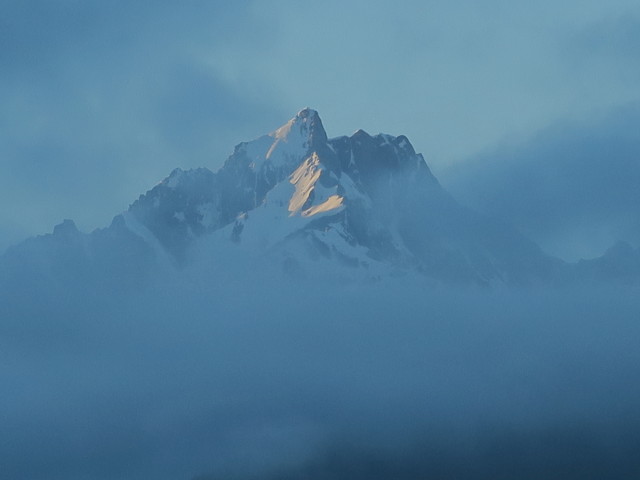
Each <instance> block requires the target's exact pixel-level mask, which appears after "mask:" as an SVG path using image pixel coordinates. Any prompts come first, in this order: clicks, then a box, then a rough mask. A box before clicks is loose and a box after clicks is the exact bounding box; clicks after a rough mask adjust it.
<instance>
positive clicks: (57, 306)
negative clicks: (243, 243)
mask: <svg viewBox="0 0 640 480" xmlns="http://www.w3.org/2000/svg"><path fill="white" fill-rule="evenodd" d="M230 261H231V260H230ZM247 265H248V264H247ZM226 268H227V267H225V264H224V263H222V262H220V260H210V261H207V262H203V263H201V264H199V265H196V266H193V267H191V268H188V269H185V270H184V271H182V273H180V274H179V275H178V274H176V275H174V276H172V277H166V276H158V277H155V278H154V277H150V278H147V279H146V280H141V281H140V282H139V284H138V285H137V287H136V288H133V289H130V290H127V291H125V292H120V293H114V291H109V290H103V291H93V292H88V291H83V290H82V289H81V288H74V289H66V293H65V294H63V295H62V296H59V297H57V298H55V299H52V298H48V299H44V297H42V296H40V292H38V291H37V289H35V288H33V289H32V290H31V292H30V293H31V294H33V297H32V299H33V301H32V302H30V303H29V306H28V307H27V304H26V302H24V299H23V298H20V297H19V296H18V295H15V292H13V293H14V295H11V296H7V295H4V296H2V297H0V298H1V299H2V300H1V302H0V308H1V309H2V311H0V315H1V317H2V318H3V319H4V321H3V322H2V325H1V327H0V328H2V331H1V335H0V338H1V340H0V342H1V348H0V351H1V352H2V353H1V354H0V355H1V358H2V361H1V362H0V369H1V370H0V372H1V373H0V377H1V379H2V384H3V389H2V392H3V393H2V396H1V397H0V411H2V412H3V420H2V429H1V430H0V444H2V449H0V451H1V453H0V465H2V471H3V472H4V474H5V475H7V476H8V477H9V478H14V479H23V478H24V479H27V478H28V479H40V478H42V479H45V478H46V479H58V478H60V479H76V478H77V479H80V478H82V479H106V478H127V479H147V478H155V479H160V480H162V479H186V480H190V479H193V478H201V479H205V478H206V479H214V478H238V479H276V478H311V479H316V478H318V479H320V478H339V479H341V478H356V479H360V478H363V479H364V478H402V479H404V478H406V479H409V478H425V476H426V477H428V478H564V479H567V478H602V475H604V473H603V472H605V473H606V475H605V476H606V477H607V478H631V477H630V475H631V474H632V473H633V472H637V471H638V468H640V460H638V459H639V458H640V455H638V453H640V452H638V448H639V447H638V446H639V445H640V443H639V442H638V440H640V439H639V438H638V434H637V432H638V431H639V430H638V427H640V417H639V414H640V409H639V407H638V405H640V387H639V386H638V383H637V381H636V379H637V378H638V374H639V373H640V372H639V370H640V352H639V351H638V349H637V348H636V341H635V339H637V338H638V335H639V334H640V326H639V325H638V322H637V312H638V311H640V310H639V308H640V296H639V295H638V291H637V288H633V287H620V288H615V289H614V288H610V287H602V286H597V285H593V286H588V287H582V288H579V289H578V288H573V287H565V288H555V289H551V288H533V287H532V288H528V289H515V288H513V289H500V288H498V289H492V290H489V289H483V288H474V287H460V288H455V289H453V288H448V287H445V286H437V285H429V286H427V285H425V283H424V282H417V281H416V279H415V278H410V277H400V278H396V279H387V280H384V281H378V282H372V283H369V284H358V283H355V282H349V281H337V280H335V279H333V280H330V279H327V278H307V279H299V278H298V279H295V280H292V279H290V278H288V277H287V276H286V275H284V274H282V273H280V272H278V271H274V270H270V269H269V267H268V266H266V265H262V266H260V268H253V269H252V272H251V273H250V274H249V273H248V272H247V271H243V268H242V266H240V267H238V266H237V265H236V266H235V267H234V271H235V274H234V273H232V272H227V271H226V270H225V269H226ZM213 270H215V271H216V273H217V275H215V276H212V275H211V271H213ZM167 278H171V280H167ZM213 278H217V279H218V280H217V281H215V280H212V279H213ZM45 290H47V291H50V292H52V291H54V289H53V287H51V286H45V287H44V288H43V290H42V291H45ZM39 299H40V300H42V301H40V302H39Z"/></svg>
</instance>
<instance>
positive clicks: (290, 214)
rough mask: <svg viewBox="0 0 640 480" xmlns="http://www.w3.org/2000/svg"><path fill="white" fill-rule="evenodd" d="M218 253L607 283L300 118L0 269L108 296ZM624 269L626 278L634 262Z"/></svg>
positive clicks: (483, 277)
mask: <svg viewBox="0 0 640 480" xmlns="http://www.w3.org/2000/svg"><path fill="white" fill-rule="evenodd" d="M230 248H232V249H233V250H232V251H233V254H234V255H238V256H239V257H240V258H244V259H246V260H247V261H248V262H251V261H253V260H257V259H260V261H266V260H268V262H270V263H271V264H273V265H275V266H276V267H277V268H278V269H279V270H280V271H283V272H285V274H287V275H288V274H291V275H296V276H304V277H307V278H309V277H311V278H312V277H313V276H314V274H315V273H316V272H319V271H322V272H323V274H327V272H329V274H332V273H335V275H336V276H340V277H348V278H356V279H363V278H369V279H377V278H381V277H383V276H385V275H402V274H411V275H418V276H419V277H422V278H429V279H434V280H437V281H443V282H466V283H479V284H494V283H506V284H529V283H539V282H550V281H557V280H563V281H564V280H567V279H575V278H576V277H580V278H591V277H594V276H597V275H598V274H599V273H598V272H600V270H602V271H605V272H608V271H609V270H611V268H610V265H611V261H608V260H607V259H606V258H605V257H603V258H604V260H602V259H601V260H600V263H597V262H595V263H589V262H587V263H584V262H583V263H581V264H580V265H579V266H575V265H567V264H565V263H564V262H562V261H560V260H558V259H555V258H553V257H550V256H548V255H546V254H545V253H544V252H542V250H541V249H540V248H539V247H538V246H537V245H536V244H535V243H533V242H532V241H530V240H528V239H527V238H525V237H523V236H522V235H520V234H519V233H518V232H517V231H516V230H515V229H513V228H511V227H510V226H508V225H506V224H503V223H501V222H499V221H496V220H493V219H490V218H487V217H484V216H482V215H480V214H478V213H476V212H474V211H472V210H470V209H467V208H464V207H462V206H461V205H459V204H458V203H457V202H456V201H455V200H454V199H453V198H452V197H451V196H450V195H449V194H448V193H447V192H446V191H445V190H444V189H443V188H442V186H441V185H440V184H439V183H438V181H437V179H436V178H435V177H434V176H433V174H432V173H431V171H430V170H429V167H428V166H427V163H426V162H425V160H424V158H423V156H422V155H421V154H419V153H416V152H415V150H414V148H413V146H412V145H411V143H410V142H409V140H408V139H407V138H406V137H404V136H402V135H400V136H397V137H396V136H392V135H386V134H378V135H373V136H372V135H369V134H368V133H366V132H364V131H362V130H358V131H357V132H355V133H354V134H353V135H351V136H342V137H336V138H327V134H326V132H325V130H324V127H323V125H322V121H321V119H320V117H319V115H318V113H317V112H316V111H314V110H311V109H309V108H306V109H304V110H302V111H300V112H299V113H298V114H297V115H296V116H295V117H293V118H292V119H291V120H289V121H288V122H287V123H286V124H285V125H283V126H282V127H280V128H278V129H277V130H275V131H273V132H272V133H270V134H268V135H264V136H261V137H259V138H257V139H255V140H253V141H250V142H245V143H241V144H239V145H237V146H236V147H235V149H234V152H233V154H232V155H231V156H230V157H229V158H228V159H227V160H226V162H225V163H224V165H223V166H222V168H220V169H219V170H218V171H217V172H212V171H211V170H209V169H207V168H198V169H194V170H188V171H184V170H181V169H176V170H174V171H173V172H171V174H170V175H169V176H168V177H167V178H166V179H164V180H163V181H162V182H160V183H159V184H158V185H156V186H155V187H154V188H152V189H151V190H149V191H148V192H147V193H145V194H143V195H141V196H140V198H139V199H138V200H136V201H135V202H134V203H133V204H132V205H131V206H130V208H129V209H128V210H127V211H126V212H124V213H122V214H120V215H117V216H116V217H115V218H114V220H113V222H112V224H111V225H110V226H109V227H107V228H104V229H98V230H96V231H94V232H92V233H90V234H83V233H81V232H79V231H78V230H77V229H76V228H75V226H74V225H73V223H72V222H70V221H65V222H64V223H63V224H61V225H60V226H58V227H56V229H55V230H54V233H53V234H52V235H45V236H40V237H37V238H35V239H31V240H29V241H27V242H24V243H23V244H21V245H19V246H17V247H14V248H12V249H10V250H9V251H8V252H7V254H6V255H5V256H4V258H3V260H2V261H3V265H4V270H5V271H7V272H10V271H14V272H21V273H22V272H23V271H25V270H31V271H32V270H33V269H35V270H38V269H43V268H45V269H46V271H47V274H48V275H53V276H55V275H61V274H66V272H67V267H66V266H67V265H69V264H73V266H74V267H73V268H74V269H76V270H77V272H76V273H75V274H74V275H75V276H77V274H78V272H79V274H80V276H81V277H86V278H89V277H91V276H95V275H98V276H99V275H100V273H99V272H100V271H105V270H108V271H109V272H110V275H109V276H107V277H108V278H112V279H113V278H115V279H116V280H115V283H116V284H120V282H119V281H118V280H117V278H118V277H119V276H122V278H127V279H128V280H127V281H131V279H136V278H138V277H139V276H140V275H141V273H140V272H145V271H149V269H151V268H153V267H154V266H158V265H162V266H164V267H169V268H185V267H187V266H188V265H190V264H193V263H197V262H198V261H199V258H200V256H202V255H203V252H206V255H207V257H208V258H213V259H214V261H215V258H216V255H217V254H218V255H220V257H221V260H222V257H225V258H226V257H227V256H228V254H229V252H230V251H231V250H229V249H230ZM627 253H629V252H627ZM630 255H631V258H632V259H634V260H633V261H635V262H636V264H637V263H638V261H637V258H638V253H637V252H636V251H632V252H630ZM616 261H617V262H618V263H620V261H619V259H614V262H613V263H615V262H616ZM633 261H632V262H631V264H633ZM61 262H62V263H61ZM624 263H625V265H627V264H629V262H624ZM636 266H637V265H636ZM627 269H628V268H627ZM632 270H633V269H632ZM634 272H635V270H633V271H632V272H626V273H625V275H626V276H627V277H633V276H634V275H635V273H634ZM133 273H135V274H134V275H133V276H132V274H133ZM613 276H614V277H615V269H614V272H613Z"/></svg>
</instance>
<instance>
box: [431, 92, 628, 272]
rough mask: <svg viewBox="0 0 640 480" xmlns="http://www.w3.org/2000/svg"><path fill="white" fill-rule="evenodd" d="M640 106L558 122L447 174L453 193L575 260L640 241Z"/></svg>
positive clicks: (550, 250)
mask: <svg viewBox="0 0 640 480" xmlns="http://www.w3.org/2000/svg"><path fill="white" fill-rule="evenodd" d="M639 122H640V106H639V105H638V104H631V105H628V106H626V107H624V108H618V109H614V110H611V111H607V112H601V113H600V114H599V115H594V117H593V118H590V119H588V120H582V121H573V122H570V121H566V122H563V123H558V124H555V125H553V126H551V127H549V128H546V129H545V130H542V131H541V132H539V133H538V134H537V135H535V136H533V137H532V138H530V139H528V140H527V141H525V142H520V143H515V144H512V145H505V146H503V147H499V148H497V149H491V150H488V151H486V152H484V153H483V154H482V155H478V156H476V157H475V158H473V159H471V160H470V161H468V162H466V163H463V164H461V165H457V166H455V167H454V168H452V169H450V170H449V171H448V172H447V174H446V175H444V176H443V181H444V183H445V185H446V186H447V187H449V188H450V190H451V191H452V192H453V193H454V195H455V196H456V197H457V198H459V199H460V200H462V201H463V202H464V203H467V204H469V205H472V206H473V207H475V208H477V209H480V210H482V211H484V212H486V213H488V214H490V215H493V216H496V217H499V218H502V219H506V220H508V221H510V222H512V223H513V224H515V225H516V226H517V227H518V228H519V229H520V230H521V231H522V232H523V233H525V234H526V235H528V236H529V237H531V238H533V239H535V240H537V241H539V242H540V243H541V244H542V245H543V246H544V247H545V248H546V249H547V250H548V251H549V252H550V253H554V254H556V255H560V256H562V257H564V258H567V259H569V260H577V259H579V258H581V257H584V258H591V257H594V256H598V255H601V254H602V253H603V252H604V250H605V249H607V248H609V247H610V246H612V245H613V244H614V243H615V242H617V241H628V242H631V243H632V244H634V245H636V246H638V245H640V216H638V212H639V211H640V191H639V190H638V188H637V186H638V184H639V182H640V134H639V133H638V129H637V128H636V127H637V125H638V123H639Z"/></svg>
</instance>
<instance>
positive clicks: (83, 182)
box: [0, 1, 289, 249]
mask: <svg viewBox="0 0 640 480" xmlns="http://www.w3.org/2000/svg"><path fill="white" fill-rule="evenodd" d="M3 12H4V13H3V16H2V20H0V22H2V26H1V28H0V32H1V33H0V35H1V36H2V38H1V41H0V60H1V61H2V64H3V69H2V72H1V73H0V86H1V87H2V88H1V93H0V105H1V106H2V108H1V111H2V113H1V114H0V128H1V129H2V135H0V169H2V171H3V175H2V179H1V180H0V187H1V191H2V194H1V195H0V201H1V203H2V204H3V205H5V207H3V208H2V210H0V222H2V223H3V224H4V225H5V229H6V228H9V226H10V225H17V226H19V229H18V230H19V231H21V232H29V233H31V234H36V233H42V232H43V231H47V230H49V229H50V228H51V227H52V226H53V225H54V224H56V223H58V222H59V221H60V220H61V219H62V218H65V217H72V218H74V219H76V221H78V224H79V225H80V227H81V228H84V229H93V228H95V227H98V226H103V225H105V224H108V222H109V221H110V219H111V217H112V216H113V215H114V214H116V213H118V212H119V211H121V210H123V209H124V208H126V207H127V205H128V204H129V203H130V202H132V201H133V200H134V199H135V198H136V197H137V195H138V194H140V193H141V192H143V191H145V190H146V189H148V188H150V187H151V186H152V185H153V184H154V183H155V182H157V181H158V180H159V179H161V178H163V177H164V176H166V175H167V174H168V173H169V172H170V171H171V170H172V169H173V168H175V167H178V166H180V167H196V166H205V165H207V166H211V167H212V168H216V167H217V166H219V165H220V164H221V163H222V162H223V161H224V159H225V158H226V156H227V155H228V154H229V153H230V152H231V150H232V148H233V145H234V142H239V141H240V140H241V139H246V138H251V137H252V136H254V135H256V132H262V131H266V130H268V129H270V128H272V127H273V126H274V125H278V124H279V123H280V122H282V121H284V120H285V119H286V118H287V116H288V115H289V112H286V113H283V112H282V111H281V110H280V108H279V107H277V106H275V105H276V104H277V102H276V101H274V99H273V98H271V97H270V95H272V94H273V92H270V91H269V90H268V86H264V87H263V86H261V85H260V79H259V78H248V79H245V80H246V81H245V82H244V83H243V84H241V83H240V82H236V81H234V80H231V79H229V78H227V77H226V76H225V75H226V74H225V73H224V72H222V71H221V70H220V69H219V68H217V64H218V63H219V60H221V59H224V58H226V56H228V55H233V54H236V53H237V52H240V51H243V49H247V48H250V49H252V51H253V53H254V54H259V52H260V51H261V49H262V48H264V46H266V45H267V44H268V38H269V37H268V36H265V35H264V28H263V27H261V24H260V22H259V19H256V18H255V17H254V16H253V15H252V13H251V10H250V3H249V2H233V4H229V5H226V4H225V5H222V4H221V3H217V2H212V3H200V4H198V5H197V6H193V7H190V8H183V7H181V6H178V5H176V4H174V3H172V2H136V3H135V4H132V3H131V2H120V1H117V2H107V3H105V2H40V1H32V2H5V3H4V7H3ZM273 29H274V26H271V27H270V31H273ZM10 205H11V207H10ZM16 205H18V206H19V208H18V209H16V208H14V206H16ZM16 233H17V231H16ZM15 236H16V235H15V234H9V235H8V236H6V237H3V238H0V249H4V248H5V247H6V246H7V243H8V242H9V240H10V239H13V238H15Z"/></svg>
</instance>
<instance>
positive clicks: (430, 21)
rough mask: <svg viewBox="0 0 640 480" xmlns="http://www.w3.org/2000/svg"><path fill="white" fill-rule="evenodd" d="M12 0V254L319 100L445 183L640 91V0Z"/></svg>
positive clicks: (327, 120)
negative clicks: (406, 151)
mask: <svg viewBox="0 0 640 480" xmlns="http://www.w3.org/2000/svg"><path fill="white" fill-rule="evenodd" d="M0 5H1V6H2V11H3V15H2V16H1V18H0V62H1V64H2V68H1V69H0V205H2V206H1V207H0V249H4V248H5V247H6V246H8V245H9V244H11V243H14V242H16V241H18V240H20V239H22V238H24V237H26V236H29V235H33V234H38V233H44V232H47V231H51V229H52V227H53V226H54V225H55V224H57V223H59V222H60V221H61V220H62V219H63V218H73V219H74V220H75V221H76V223H77V224H78V226H79V227H80V228H81V229H82V230H85V231H89V230H91V229H93V228H96V227H100V226H104V225H106V224H108V223H109V222H110V220H111V218H112V217H113V216H114V215H115V214H117V213H118V212H119V211H122V210H124V209H126V208H127V207H128V205H129V204H130V203H131V202H132V201H134V200H135V199H136V198H137V196H138V195H139V194H140V193H143V192H144V191H146V190H147V189H149V188H151V187H152V186H153V185H154V184H155V183H156V182H157V181H159V180H160V179H162V178H163V177H164V176H166V175H168V173H169V172H170V171H171V170H172V169H173V168H175V167H182V168H189V167H197V166H206V167H209V168H211V169H216V168H217V167H219V166H220V165H221V164H222V162H223V161H224V159H225V158H226V156H227V155H228V154H229V153H230V152H231V151H232V149H233V146H234V145H235V144H236V143H238V142H240V141H243V140H248V139H251V138H254V137H256V136H259V135H260V134H262V133H265V132H267V131H270V130H272V129H274V128H276V127H277V126H279V125H280V124H282V123H284V122H285V121H286V120H287V119H288V118H289V117H291V116H292V115H293V114H294V113H295V112H296V111H297V110H299V109H300V108H302V107H305V106H311V107H313V108H315V109H317V110H318V111H319V112H320V115H321V117H322V118H323V121H324V124H325V127H326V129H327V132H328V134H329V135H330V136H335V135H342V134H348V133H351V132H352V131H354V130H356V129H357V128H364V129H365V130H367V131H369V132H371V133H377V132H380V131H384V132H388V133H392V134H405V135H407V136H408V137H409V138H410V139H411V141H412V143H413V144H414V146H415V147H416V149H417V150H418V151H420V152H422V153H424V155H425V158H426V160H427V162H428V163H429V164H430V166H431V167H432V168H433V170H434V171H435V173H436V175H439V176H441V178H443V183H445V186H446V184H447V182H451V183H454V179H453V177H450V178H448V177H447V175H446V172H450V171H451V167H452V166H454V165H464V164H465V162H468V161H470V159H474V158H482V157H483V156H484V157H486V155H487V152H493V151H500V152H502V151H504V146H505V145H513V144H518V145H523V146H524V147H522V148H525V147H526V146H527V145H531V148H532V149H533V150H532V151H535V149H536V148H538V146H537V145H534V144H532V140H531V139H532V138H533V139H535V138H536V135H538V132H540V131H548V130H549V129H553V128H554V126H557V125H566V124H567V123H569V124H574V123H575V124H578V125H580V124H582V123H584V122H585V120H590V119H610V117H611V112H616V111H628V110H629V109H630V108H637V103H636V102H638V101H640V81H639V80H640V57H638V55H637V52H638V51H639V49H640V6H638V4H637V2H636V1H626V0H616V1H609V2H602V1H565V2H557V1H556V2H551V1H540V2H520V1H510V2H508V1H486V2H471V1H447V2H445V1H411V0H407V1H401V2H385V3H381V2H377V3H375V2H364V1H352V2H337V1H333V0H328V1H323V2H295V1H271V2H266V1H265V2H263V1H234V2H221V1H219V2H181V3H180V4H178V3H176V2H168V1H154V2H151V1H140V2H135V3H134V2H125V1H112V2H98V1H93V2H92V1H73V0H66V1H62V0H61V1H57V2H56V1H37V0H31V1H24V0H22V1H18V0H15V1H14V0H4V1H2V2H0ZM603 121H604V120H603ZM607 121H608V120H607ZM614 123H615V122H614ZM607 125H609V126H610V125H611V122H609V123H607ZM598 128H599V124H598V123H597V122H596V124H595V125H590V126H589V129H588V132H593V131H598ZM607 128H608V127H607ZM585 132H586V133H585V135H591V133H588V132H587V131H586V130H585ZM610 137H611V136H609V137H607V139H605V140H603V142H605V141H606V142H610V141H611V142H615V135H613V140H612V139H611V138H610ZM563 148H565V147H563ZM563 148H560V149H559V151H558V152H559V153H558V155H559V156H558V161H562V154H563V152H564V153H566V148H565V149H564V150H563ZM602 148H603V151H605V152H606V151H609V150H608V149H607V147H606V144H604V145H602ZM545 154H546V155H547V156H548V158H554V155H555V154H556V152H554V151H552V152H548V151H545ZM631 156H633V155H631ZM525 157H526V155H525ZM527 158H528V157H527ZM548 158H547V160H546V161H547V162H548V161H549V160H548ZM600 158H601V157H600ZM510 161H512V162H515V161H517V158H512V159H511V160H510ZM527 165H529V164H527ZM527 168H530V166H527ZM440 174H442V175H440ZM487 175H488V176H489V177H491V178H493V179H494V180H495V179H499V178H501V177H500V174H496V176H493V177H492V176H491V175H489V174H487ZM569 177H570V176H569ZM485 181H486V185H487V186H489V187H490V186H491V180H490V179H488V180H485ZM496 181H497V180H496ZM608 187H609V188H615V185H613V184H610V185H608ZM469 188H472V187H469ZM473 188H476V189H478V188H479V187H478V186H475V187H473ZM478 191H480V190H478ZM605 193H606V192H605ZM605 193H603V195H604V194H605ZM470 198H471V200H470V201H473V195H471V196H470ZM534 200H535V199H534ZM612 208H615V206H614V207H612ZM568 215H571V212H569V214H568ZM516 223H517V222H516ZM525 229H526V228H525ZM533 236H534V237H535V232H534V234H533ZM598 248H600V247H598ZM586 250H588V249H586Z"/></svg>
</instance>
